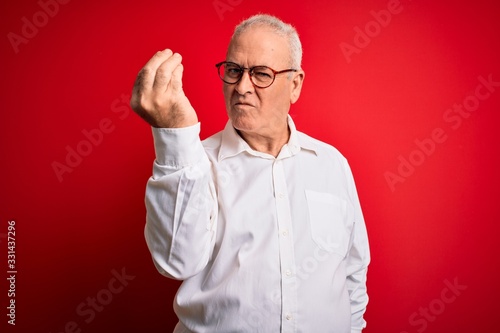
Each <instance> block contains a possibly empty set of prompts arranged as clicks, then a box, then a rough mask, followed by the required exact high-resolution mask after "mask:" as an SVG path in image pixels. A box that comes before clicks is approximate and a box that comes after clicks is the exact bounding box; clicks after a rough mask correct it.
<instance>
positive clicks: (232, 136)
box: [218, 115, 317, 161]
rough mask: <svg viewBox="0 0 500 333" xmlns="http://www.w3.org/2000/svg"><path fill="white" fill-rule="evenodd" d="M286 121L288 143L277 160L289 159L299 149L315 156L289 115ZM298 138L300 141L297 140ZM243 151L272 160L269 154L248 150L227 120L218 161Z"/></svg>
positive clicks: (244, 142) (248, 147)
mask: <svg viewBox="0 0 500 333" xmlns="http://www.w3.org/2000/svg"><path fill="white" fill-rule="evenodd" d="M287 120H288V128H289V129H290V139H289V140H288V143H287V144H285V145H284V146H283V147H282V148H281V151H280V153H279V155H278V157H277V159H282V158H287V157H291V156H293V155H295V154H297V153H298V152H299V151H300V150H301V149H305V150H309V151H311V152H313V153H314V154H316V155H317V151H316V148H315V147H314V146H313V145H312V144H310V142H309V140H307V138H306V137H305V136H303V135H301V134H302V133H300V132H299V131H297V129H296V128H295V123H294V122H293V120H292V117H290V115H288V119H287ZM299 138H301V139H302V140H299ZM245 151H246V152H248V153H249V154H252V155H254V156H259V157H263V158H274V157H272V156H271V155H269V154H265V153H261V152H258V151H255V150H253V149H252V148H250V146H249V145H248V143H246V141H245V140H243V139H242V138H241V137H240V136H239V135H238V133H237V132H236V130H235V128H234V127H233V124H232V122H231V120H228V122H227V123H226V127H225V128H224V130H223V131H222V140H221V147H220V150H219V156H218V160H219V161H221V160H223V159H225V158H228V157H232V156H236V155H238V154H240V153H242V152H245Z"/></svg>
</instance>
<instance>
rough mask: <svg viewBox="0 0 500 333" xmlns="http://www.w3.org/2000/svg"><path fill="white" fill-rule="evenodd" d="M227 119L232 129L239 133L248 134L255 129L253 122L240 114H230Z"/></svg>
mask: <svg viewBox="0 0 500 333" xmlns="http://www.w3.org/2000/svg"><path fill="white" fill-rule="evenodd" d="M229 119H231V122H232V124H233V127H234V128H236V129H237V130H239V131H244V132H248V131H252V129H253V128H255V124H254V122H253V120H252V119H249V117H246V116H245V115H243V114H241V113H240V112H232V113H231V114H230V115H229Z"/></svg>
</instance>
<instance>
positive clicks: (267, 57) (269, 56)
mask: <svg viewBox="0 0 500 333" xmlns="http://www.w3.org/2000/svg"><path fill="white" fill-rule="evenodd" d="M289 59H290V52H289V45H288V41H287V39H286V38H285V37H284V36H281V35H279V34H277V33H276V32H274V31H273V30H272V29H271V28H269V27H266V26H256V27H250V28H248V29H247V30H245V31H244V32H242V33H241V34H240V35H238V36H237V37H235V38H234V39H233V40H232V41H231V42H230V44H229V47H228V50H227V56H226V60H227V61H232V62H235V63H237V64H240V65H243V66H245V67H251V66H257V65H265V66H269V67H273V66H274V67H276V68H278V67H280V66H285V65H286V64H288V62H289Z"/></svg>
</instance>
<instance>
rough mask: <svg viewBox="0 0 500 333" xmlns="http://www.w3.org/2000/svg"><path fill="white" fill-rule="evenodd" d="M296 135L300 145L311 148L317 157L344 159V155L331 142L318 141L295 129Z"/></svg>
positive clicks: (343, 160)
mask: <svg viewBox="0 0 500 333" xmlns="http://www.w3.org/2000/svg"><path fill="white" fill-rule="evenodd" d="M297 135H298V137H299V142H300V145H301V146H302V147H304V148H306V149H310V150H313V151H314V152H315V153H316V155H317V156H318V157H319V158H321V159H326V160H331V159H334V160H338V161H342V162H345V161H346V158H345V157H344V155H342V153H341V152H340V151H339V150H338V149H337V148H335V147H334V146H332V145H331V144H328V143H326V142H324V141H320V140H318V139H316V138H313V137H311V136H309V135H307V134H305V133H303V132H300V131H297Z"/></svg>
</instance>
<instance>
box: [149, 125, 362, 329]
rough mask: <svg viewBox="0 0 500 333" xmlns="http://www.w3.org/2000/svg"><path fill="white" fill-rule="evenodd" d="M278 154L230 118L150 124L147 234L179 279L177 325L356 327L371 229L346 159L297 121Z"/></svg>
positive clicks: (163, 267) (163, 265)
mask: <svg viewBox="0 0 500 333" xmlns="http://www.w3.org/2000/svg"><path fill="white" fill-rule="evenodd" d="M288 126H289V129H290V139H289V141H288V143H287V144H285V145H284V146H283V147H282V149H281V151H280V153H279V155H278V156H277V157H274V156H272V155H269V154H266V153H262V152H258V151H255V150H253V149H252V148H250V146H249V145H248V144H247V143H246V142H245V141H244V140H243V139H242V138H241V137H240V136H239V135H238V133H237V132H236V130H235V129H234V128H233V126H232V124H231V121H228V123H227V125H226V127H225V129H224V130H223V131H221V132H219V133H217V134H215V135H213V136H211V137H209V138H208V139H206V140H204V141H201V140H200V138H199V132H200V124H199V123H198V124H197V125H194V126H191V127H186V128H177V129H165V128H164V129H158V128H153V137H154V142H155V151H156V160H155V162H154V165H153V175H152V177H151V178H150V179H149V181H148V184H147V188H146V208H147V221H146V227H145V237H146V242H147V245H148V248H149V250H150V252H151V254H152V258H153V262H154V264H155V266H156V267H157V269H158V270H159V272H160V273H161V274H163V275H165V276H167V277H170V278H173V279H179V280H183V282H182V284H181V286H180V287H179V290H178V292H177V295H176V297H175V301H174V310H175V313H176V314H177V316H178V318H179V323H178V324H177V326H176V328H175V330H174V332H175V333H181V332H210V333H213V332H231V333H232V332H304V333H320V332H334V333H352V332H361V330H362V329H363V328H364V327H365V325H366V323H365V321H364V319H363V314H364V312H365V309H366V305H367V303H368V296H367V293H366V273H367V266H368V263H369V261H370V254H369V247H368V237H367V232H366V227H365V223H364V219H363V215H362V212H361V207H360V204H359V200H358V196H357V193H356V188H355V184H354V180H353V177H352V174H351V171H350V168H349V165H348V163H347V161H346V159H345V158H344V157H343V156H342V155H341V154H340V153H339V152H338V151H337V150H336V149H335V148H334V147H332V146H330V145H328V144H326V143H323V142H321V141H318V140H316V139H313V138H311V137H309V136H307V135H305V134H303V133H301V132H299V131H297V130H296V129H295V125H294V123H293V121H292V119H291V117H290V116H289V117H288Z"/></svg>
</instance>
